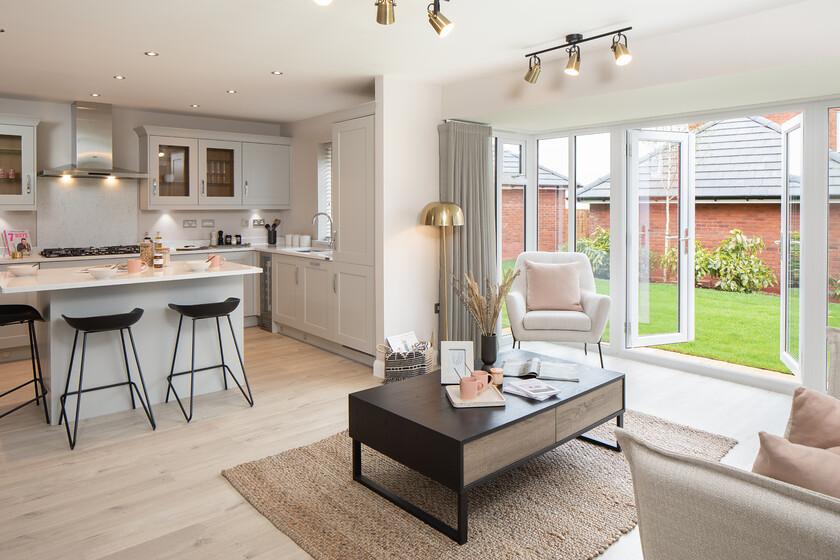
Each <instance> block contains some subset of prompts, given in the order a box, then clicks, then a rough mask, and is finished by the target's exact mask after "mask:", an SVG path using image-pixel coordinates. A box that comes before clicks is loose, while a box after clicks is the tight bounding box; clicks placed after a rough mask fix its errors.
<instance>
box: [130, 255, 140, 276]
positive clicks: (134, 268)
mask: <svg viewBox="0 0 840 560" xmlns="http://www.w3.org/2000/svg"><path fill="white" fill-rule="evenodd" d="M138 272H143V261H142V260H141V259H129V261H128V273H129V274H137V273H138Z"/></svg>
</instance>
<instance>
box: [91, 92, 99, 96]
mask: <svg viewBox="0 0 840 560" xmlns="http://www.w3.org/2000/svg"><path fill="white" fill-rule="evenodd" d="M90 96H91V97H99V94H98V93H91V94H90Z"/></svg>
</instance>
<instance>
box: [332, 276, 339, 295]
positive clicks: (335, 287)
mask: <svg viewBox="0 0 840 560" xmlns="http://www.w3.org/2000/svg"><path fill="white" fill-rule="evenodd" d="M333 293H334V294H337V293H338V274H333Z"/></svg>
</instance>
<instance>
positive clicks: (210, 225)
mask: <svg viewBox="0 0 840 560" xmlns="http://www.w3.org/2000/svg"><path fill="white" fill-rule="evenodd" d="M201 227H207V228H213V229H215V227H216V220H201Z"/></svg>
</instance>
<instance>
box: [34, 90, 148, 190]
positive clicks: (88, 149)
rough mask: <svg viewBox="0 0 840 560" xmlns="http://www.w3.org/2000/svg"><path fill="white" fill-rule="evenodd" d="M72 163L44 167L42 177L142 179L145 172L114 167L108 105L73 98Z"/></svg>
mask: <svg viewBox="0 0 840 560" xmlns="http://www.w3.org/2000/svg"><path fill="white" fill-rule="evenodd" d="M70 111H71V115H70V129H71V138H70V147H71V160H72V163H70V164H69V165H64V166H62V167H56V168H53V169H44V170H43V171H41V173H40V175H41V176H42V177H88V178H93V179H107V178H109V177H114V178H117V179H145V178H146V177H147V176H148V175H147V174H146V173H140V172H138V171H130V170H128V169H118V168H115V167H114V148H113V146H114V139H113V126H112V116H111V106H110V105H108V104H107V103H89V102H87V101H75V102H74V103H73V105H71V108H70Z"/></svg>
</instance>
